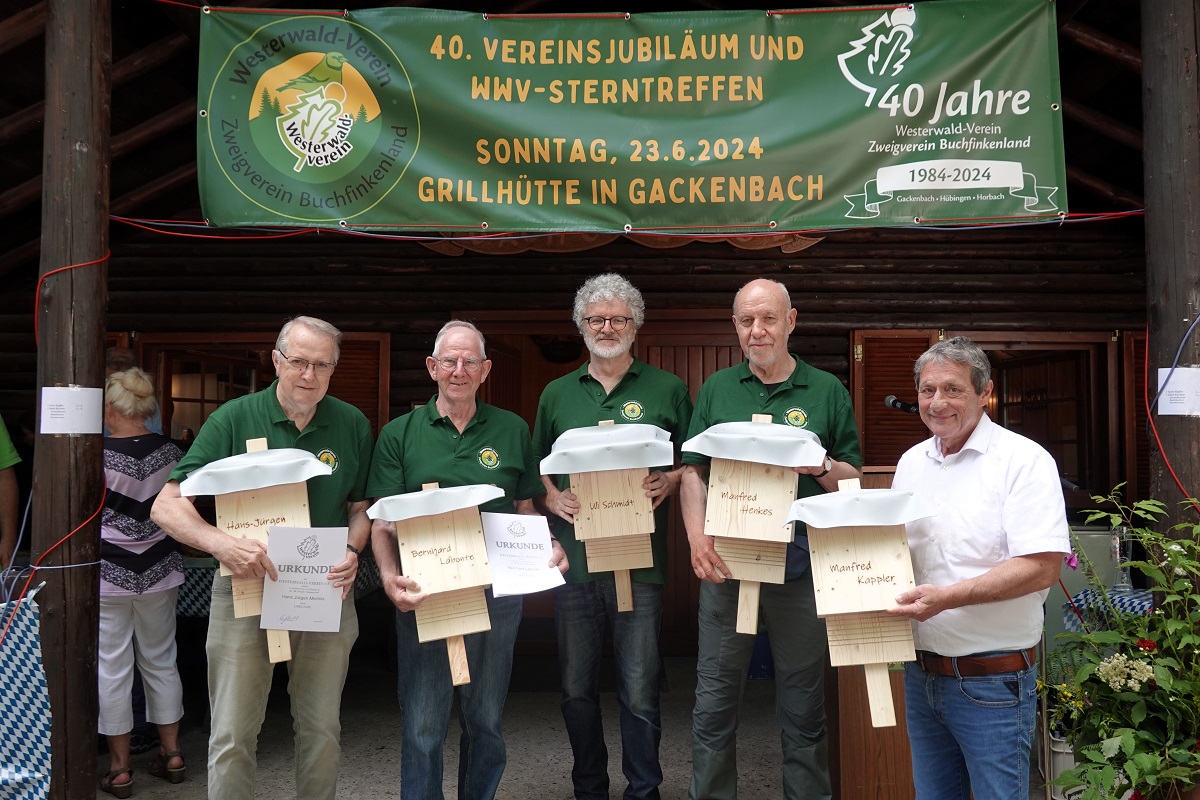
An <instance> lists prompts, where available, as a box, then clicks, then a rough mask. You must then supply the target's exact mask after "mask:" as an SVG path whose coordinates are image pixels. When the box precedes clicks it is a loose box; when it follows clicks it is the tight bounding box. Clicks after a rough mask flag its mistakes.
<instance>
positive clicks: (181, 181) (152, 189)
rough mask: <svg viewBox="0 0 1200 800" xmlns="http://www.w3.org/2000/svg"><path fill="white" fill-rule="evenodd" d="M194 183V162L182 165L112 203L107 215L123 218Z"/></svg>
mask: <svg viewBox="0 0 1200 800" xmlns="http://www.w3.org/2000/svg"><path fill="white" fill-rule="evenodd" d="M195 182H196V162H194V161H193V162H191V163H188V164H184V165H183V166H182V167H178V168H176V169H173V170H171V171H170V172H168V173H167V174H166V175H161V176H159V177H158V178H155V179H154V180H152V181H150V182H149V183H146V184H143V185H142V186H140V187H138V188H137V189H135V190H134V191H132V192H129V193H128V194H124V195H122V196H121V197H118V198H116V199H114V200H113V201H112V207H111V209H110V210H109V213H111V214H116V215H118V216H124V215H125V214H128V213H129V212H130V211H132V210H133V209H135V208H139V207H140V206H143V205H145V204H146V203H149V202H150V201H151V200H153V199H155V198H156V197H159V196H160V195H163V194H166V193H167V192H169V191H172V190H173V189H178V188H179V187H180V186H184V185H187V184H189V183H191V184H194V183H195Z"/></svg>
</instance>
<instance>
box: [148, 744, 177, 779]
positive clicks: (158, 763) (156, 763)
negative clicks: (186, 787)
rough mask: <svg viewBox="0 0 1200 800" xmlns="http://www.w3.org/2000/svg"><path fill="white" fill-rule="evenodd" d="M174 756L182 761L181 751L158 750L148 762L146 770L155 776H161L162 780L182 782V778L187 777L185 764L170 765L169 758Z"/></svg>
mask: <svg viewBox="0 0 1200 800" xmlns="http://www.w3.org/2000/svg"><path fill="white" fill-rule="evenodd" d="M175 757H178V758H179V760H180V761H183V753H181V752H180V751H178V750H159V751H158V755H156V756H155V757H154V760H153V761H151V762H150V766H149V767H148V768H147V772H149V773H150V774H151V775H153V776H154V777H156V778H162V779H163V780H164V781H170V782H171V783H183V779H184V778H186V777H187V765H186V764H183V765H181V766H178V767H171V766H170V764H171V759H172V758H175Z"/></svg>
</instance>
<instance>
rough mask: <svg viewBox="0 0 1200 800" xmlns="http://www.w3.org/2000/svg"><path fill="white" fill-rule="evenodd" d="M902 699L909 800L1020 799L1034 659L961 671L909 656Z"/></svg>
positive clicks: (1033, 707) (1032, 708)
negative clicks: (948, 671)
mask: <svg viewBox="0 0 1200 800" xmlns="http://www.w3.org/2000/svg"><path fill="white" fill-rule="evenodd" d="M981 655H985V654H981ZM904 702H905V706H906V714H907V717H908V740H909V744H910V746H911V748H912V761H913V784H914V785H915V786H916V790H917V796H916V800H968V798H970V797H971V794H972V793H974V795H975V800H1027V798H1028V797H1029V750H1030V747H1031V746H1032V744H1033V729H1034V723H1035V720H1036V717H1037V667H1036V666H1032V665H1031V666H1029V667H1027V668H1025V669H1023V670H1021V671H1020V672H1006V673H1001V674H999V675H985V676H982V677H972V678H961V677H943V676H941V675H933V674H931V673H928V672H925V671H924V670H923V669H921V667H920V665H918V664H916V663H915V662H909V663H908V664H906V665H905V666H904Z"/></svg>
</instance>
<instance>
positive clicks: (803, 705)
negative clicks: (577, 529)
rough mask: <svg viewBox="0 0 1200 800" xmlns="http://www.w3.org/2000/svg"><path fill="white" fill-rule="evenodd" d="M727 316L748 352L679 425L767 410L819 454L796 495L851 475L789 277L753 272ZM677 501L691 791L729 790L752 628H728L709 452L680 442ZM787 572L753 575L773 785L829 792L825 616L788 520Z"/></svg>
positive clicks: (697, 794)
mask: <svg viewBox="0 0 1200 800" xmlns="http://www.w3.org/2000/svg"><path fill="white" fill-rule="evenodd" d="M733 324H734V327H735V328H736V329H737V334H738V341H739V343H740V344H741V346H742V352H743V353H744V354H745V355H746V361H744V362H742V363H741V364H738V365H737V366H735V367H729V368H728V369H723V370H720V371H718V372H715V373H713V374H712V375H710V376H709V378H708V379H707V380H706V381H705V382H704V385H703V386H702V387H700V395H699V397H697V399H696V411H695V413H694V414H693V415H692V423H691V428H690V430H689V432H688V433H689V436H696V435H698V434H700V433H703V432H704V431H705V430H707V429H708V428H710V427H711V426H713V425H716V424H717V423H720V422H736V421H741V420H746V421H748V420H750V418H751V416H752V415H753V414H770V415H771V418H772V419H771V421H772V422H773V423H776V424H784V425H793V426H795V427H798V428H804V429H806V430H808V431H811V432H812V433H815V434H816V435H817V436H818V437H820V439H821V444H822V445H824V447H825V450H826V451H827V453H828V455H827V457H826V459H825V462H824V463H823V464H822V465H820V466H817V467H796V468H795V471H796V472H798V473H800V479H799V485H798V488H797V491H796V495H797V497H809V496H811V495H815V494H820V493H822V492H832V491H836V490H837V482H838V481H839V480H843V479H849V478H856V477H860V473H859V469H858V468H859V466H860V465H861V463H862V456H861V455H860V452H859V446H858V430H857V428H856V427H855V424H854V410H853V409H852V408H851V405H850V396H849V394H848V393H847V392H846V389H845V387H843V386H842V384H841V382H840V381H839V380H838V379H837V378H836V377H834V376H833V375H830V374H829V373H828V372H823V371H821V370H819V369H816V368H814V367H811V366H809V365H808V364H805V363H804V362H803V361H801V360H800V359H799V358H798V357H797V356H795V355H793V354H791V353H789V352H788V349H787V345H788V336H789V335H790V334H791V332H792V330H793V329H794V328H795V327H796V309H794V308H792V302H791V299H790V298H789V296H788V292H787V288H786V287H785V286H784V285H783V284H781V283H778V282H776V281H770V280H761V279H760V280H754V281H751V282H750V283H748V284H746V285H745V286H743V287H742V289H741V291H739V292H738V293H737V296H736V297H735V298H734V301H733ZM683 463H684V464H685V465H686V466H685V468H684V474H683V478H682V485H681V487H680V503H681V506H682V511H683V521H684V526H685V527H686V528H687V533H688V544H689V545H690V546H691V556H692V569H693V571H694V572H695V573H696V576H697V577H698V578H700V579H701V581H703V582H702V583H701V584H700V613H699V623H700V627H699V653H698V655H697V658H696V707H695V710H694V712H693V717H692V783H691V788H690V790H689V792H688V797H689V798H691V799H692V800H706V799H707V798H735V797H737V762H736V748H735V742H736V735H737V720H738V710H739V707H740V705H741V697H742V688H743V686H744V684H745V682H746V671H747V668H748V666H749V664H750V656H751V652H752V651H753V649H754V639H755V637H753V636H749V635H746V634H740V633H738V632H737V630H736V627H737V604H738V582H737V581H735V580H731V577H732V576H731V574H730V572H729V569H728V567H726V565H725V562H724V561H722V560H721V557H720V556H719V555H717V553H716V551H715V550H714V549H713V539H712V536H710V535H708V534H707V533H706V532H705V528H704V526H705V506H706V504H707V500H708V464H709V459H708V458H707V457H705V456H703V455H701V454H699V453H692V452H685V453H684V454H683ZM785 577H786V582H785V583H783V584H770V583H764V584H762V590H761V598H760V601H759V602H760V609H761V610H760V614H759V619H761V620H762V621H763V622H764V623H765V625H766V628H767V631H768V632H769V634H770V637H771V649H772V652H773V656H774V662H775V705H776V710H777V716H778V717H779V723H780V725H781V726H782V728H783V735H782V742H783V788H784V797H786V798H788V800H801V799H803V800H826V799H827V798H829V797H830V795H831V790H830V784H829V765H828V760H827V757H826V738H825V708H824V682H823V675H824V670H825V651H826V639H825V623H824V621H823V620H821V619H819V618H818V617H817V614H816V600H815V597H814V593H813V580H812V573H811V571H810V570H809V558H808V537H807V536H806V535H805V528H804V525H803V523H797V531H796V538H795V540H794V541H793V542H792V543H791V544H790V545H789V546H788V552H787V569H786V573H785Z"/></svg>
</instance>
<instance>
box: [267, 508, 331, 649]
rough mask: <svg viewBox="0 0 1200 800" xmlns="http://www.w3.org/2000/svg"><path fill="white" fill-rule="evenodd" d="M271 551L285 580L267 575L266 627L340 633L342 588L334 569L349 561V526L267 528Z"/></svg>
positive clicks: (277, 629) (269, 554)
mask: <svg viewBox="0 0 1200 800" xmlns="http://www.w3.org/2000/svg"><path fill="white" fill-rule="evenodd" d="M267 531H268V536H267V555H268V556H270V558H271V561H273V562H275V570H276V571H277V572H278V573H279V580H277V581H273V580H271V579H270V578H264V579H263V602H262V621H261V623H260V627H261V628H263V629H265V630H273V631H321V632H336V631H337V630H338V629H339V628H340V627H341V621H342V590H341V587H338V586H334V585H333V581H331V580H329V572H330V570H332V569H333V568H334V567H335V566H337V565H338V564H340V563H342V562H343V561H345V560H346V538H347V535H348V532H349V531H348V529H347V528H282V527H275V526H271V527H270V528H268V529H267Z"/></svg>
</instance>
